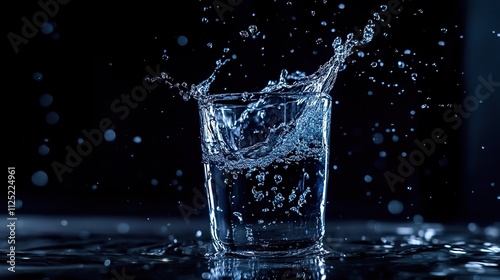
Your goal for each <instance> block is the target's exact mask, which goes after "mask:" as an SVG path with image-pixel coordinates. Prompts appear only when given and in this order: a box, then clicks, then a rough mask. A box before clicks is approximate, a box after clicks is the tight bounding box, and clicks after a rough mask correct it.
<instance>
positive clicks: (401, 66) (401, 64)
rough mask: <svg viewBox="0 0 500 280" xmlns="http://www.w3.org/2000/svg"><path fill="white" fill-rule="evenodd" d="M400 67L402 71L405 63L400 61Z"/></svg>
mask: <svg viewBox="0 0 500 280" xmlns="http://www.w3.org/2000/svg"><path fill="white" fill-rule="evenodd" d="M398 67H399V68H401V69H403V68H405V63H404V62H403V61H398Z"/></svg>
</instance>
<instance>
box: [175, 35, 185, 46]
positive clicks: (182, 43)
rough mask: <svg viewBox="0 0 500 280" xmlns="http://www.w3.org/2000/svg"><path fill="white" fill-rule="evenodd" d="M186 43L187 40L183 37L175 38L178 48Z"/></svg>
mask: <svg viewBox="0 0 500 280" xmlns="http://www.w3.org/2000/svg"><path fill="white" fill-rule="evenodd" d="M187 43H188V38H187V37H186V36H184V35H181V36H179V37H177V44H179V46H185V45H186V44H187Z"/></svg>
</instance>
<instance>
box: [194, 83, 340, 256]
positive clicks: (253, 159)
mask: <svg viewBox="0 0 500 280" xmlns="http://www.w3.org/2000/svg"><path fill="white" fill-rule="evenodd" d="M331 102H332V101H331V97H330V96H329V95H327V94H320V93H304V92H300V93H289V92H287V93H284V92H277V93H268V92H261V93H234V94H217V95H209V96H207V97H206V98H205V99H200V100H199V103H198V105H199V111H200V123H201V147H202V155H203V164H204V170H205V186H206V190H207V198H208V206H209V216H210V228H211V235H212V243H213V245H214V247H215V250H216V252H217V253H232V254H237V255H244V256H292V255H300V254H304V253H309V252H315V251H318V250H321V249H322V239H323V236H324V232H325V221H324V214H325V213H324V211H325V203H326V188H327V182H328V165H329V139H330V117H331Z"/></svg>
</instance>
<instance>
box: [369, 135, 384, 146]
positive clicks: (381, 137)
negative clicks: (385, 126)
mask: <svg viewBox="0 0 500 280" xmlns="http://www.w3.org/2000/svg"><path fill="white" fill-rule="evenodd" d="M372 140H373V143H375V144H377V145H378V144H382V142H384V135H382V133H378V132H377V133H375V134H373V136H372Z"/></svg>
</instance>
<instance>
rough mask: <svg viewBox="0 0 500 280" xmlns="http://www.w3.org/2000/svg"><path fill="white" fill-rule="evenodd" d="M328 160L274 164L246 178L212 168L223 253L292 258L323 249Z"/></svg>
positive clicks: (213, 212) (210, 183)
mask: <svg viewBox="0 0 500 280" xmlns="http://www.w3.org/2000/svg"><path fill="white" fill-rule="evenodd" d="M325 160H326V159H325V158H324V157H323V160H318V159H314V158H306V159H303V160H300V161H297V162H291V163H288V164H287V163H274V164H271V165H269V166H268V167H266V168H258V169H255V170H254V171H253V172H252V171H249V172H246V173H245V174H238V173H236V172H224V171H222V170H220V169H219V168H217V166H216V165H215V164H210V163H206V164H205V170H206V173H207V174H211V176H210V178H209V179H208V180H207V188H208V194H209V196H208V200H209V208H210V221H211V227H212V235H213V237H214V240H215V243H214V245H215V246H216V247H217V249H218V250H219V251H238V252H240V253H242V254H247V253H248V254H254V253H258V252H262V251H265V252H270V251H273V253H274V254H275V253H276V251H278V252H279V251H282V252H283V253H284V254H288V251H289V250H300V249H309V250H310V249H311V247H316V248H320V247H321V241H322V238H323V235H324V231H325V229H324V209H325V204H324V203H325V194H326V188H325V186H326V182H327V163H326V162H325ZM235 174H237V176H236V175H235Z"/></svg>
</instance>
